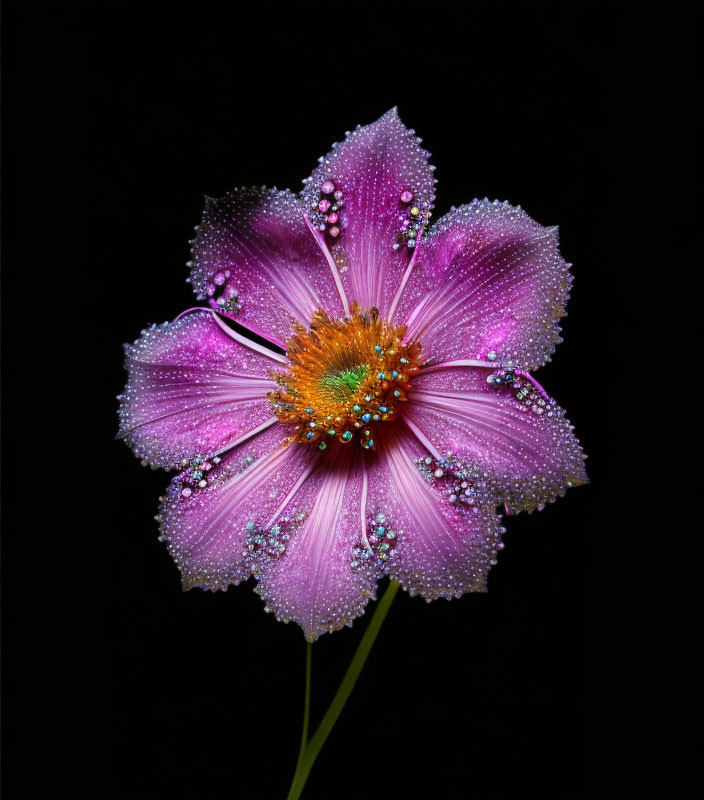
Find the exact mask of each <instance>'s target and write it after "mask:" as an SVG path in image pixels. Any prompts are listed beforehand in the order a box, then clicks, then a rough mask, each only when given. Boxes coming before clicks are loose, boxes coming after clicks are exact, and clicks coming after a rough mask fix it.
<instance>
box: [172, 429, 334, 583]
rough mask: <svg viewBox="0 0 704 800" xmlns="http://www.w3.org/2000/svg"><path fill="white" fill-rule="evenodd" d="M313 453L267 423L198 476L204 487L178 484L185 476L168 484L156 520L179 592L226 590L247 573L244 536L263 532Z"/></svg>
mask: <svg viewBox="0 0 704 800" xmlns="http://www.w3.org/2000/svg"><path fill="white" fill-rule="evenodd" d="M317 452H318V451H316V450H315V449H314V448H307V447H297V446H295V445H294V446H287V445H286V444H285V443H284V442H283V441H282V431H281V428H280V427H279V426H274V427H273V428H270V429H269V430H267V431H266V432H265V433H262V434H260V435H259V436H256V437H255V438H254V439H252V440H251V441H250V442H248V443H247V444H246V445H243V446H242V447H238V448H236V449H235V450H232V451H231V452H229V453H228V454H227V455H226V456H224V458H223V460H222V462H221V463H220V464H218V465H216V466H215V467H213V469H212V470H210V471H209V472H208V473H206V475H207V485H206V486H205V488H202V489H201V488H198V487H195V488H193V487H192V486H191V485H189V484H188V483H185V482H183V478H184V477H185V476H187V475H188V472H184V473H182V474H181V475H178V476H176V477H175V478H174V479H173V481H172V482H171V484H170V485H169V488H168V490H167V494H166V497H165V498H162V499H163V503H162V506H161V509H160V513H159V516H158V517H157V519H159V521H160V529H161V538H162V540H164V541H166V542H167V543H168V544H167V547H168V550H169V552H170V553H171V555H172V557H173V558H174V560H175V561H176V564H177V565H178V567H179V570H180V571H181V577H182V581H183V586H184V589H191V588H193V587H196V586H199V587H201V588H203V589H211V590H212V591H215V590H217V589H226V588H227V587H228V585H229V584H237V583H239V582H240V581H242V580H244V579H245V578H247V577H248V576H249V575H250V573H251V570H252V567H253V566H255V565H256V559H255V558H254V557H253V555H252V554H251V553H250V552H249V551H248V546H247V539H248V537H249V536H250V534H251V533H253V532H255V531H258V530H259V529H261V528H264V529H266V530H267V531H270V529H271V527H272V525H273V524H274V522H273V521H272V518H273V519H276V516H275V515H276V512H277V510H278V509H279V507H280V506H281V504H282V503H283V502H284V501H285V500H286V498H287V496H288V493H289V492H290V490H291V487H292V485H294V484H295V483H296V481H297V480H298V479H299V478H300V477H301V476H304V475H305V474H306V472H307V470H308V469H309V468H310V464H311V460H313V459H315V457H316V455H317ZM248 524H249V526H250V528H251V530H248V528H247V526H248ZM284 524H285V523H284V522H283V521H281V525H282V526H283V525H284Z"/></svg>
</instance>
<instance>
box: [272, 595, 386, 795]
mask: <svg viewBox="0 0 704 800" xmlns="http://www.w3.org/2000/svg"><path fill="white" fill-rule="evenodd" d="M398 589H399V584H398V583H396V581H391V582H390V583H389V588H388V589H387V590H386V591H385V592H384V595H383V597H382V598H381V600H379V603H378V605H377V607H376V610H375V611H374V616H373V617H372V619H371V622H370V623H369V625H368V626H367V629H366V631H364V636H362V641H361V642H360V643H359V646H358V647H357V652H356V653H355V654H354V657H353V658H352V661H351V662H350V665H349V667H348V668H347V672H345V677H344V678H343V679H342V682H341V683H340V686H339V688H338V690H337V692H336V693H335V697H333V699H332V703H330V706H329V708H328V710H327V711H326V712H325V716H324V717H323V719H322V721H321V723H320V725H319V726H318V729H317V730H316V732H315V733H314V734H313V736H312V738H311V739H310V740H308V721H309V719H310V672H311V654H312V650H313V647H312V645H311V644H308V647H307V651H306V689H305V705H304V709H303V737H302V739H301V749H300V751H299V754H298V763H297V764H296V772H295V773H294V775H293V781H292V783H291V788H290V790H289V793H288V797H287V800H298V798H299V797H300V796H301V792H302V791H303V787H304V786H305V783H306V780H307V779H308V774H309V773H310V771H311V769H312V767H313V764H314V763H315V759H316V758H317V756H318V753H319V752H320V750H321V748H322V746H323V745H324V744H325V740H326V739H327V738H328V736H329V735H330V731H331V730H332V729H333V726H334V725H335V723H336V722H337V718H338V717H339V716H340V713H341V712H342V709H343V708H344V707H345V703H346V702H347V698H348V697H349V696H350V694H351V693H352V689H354V685H355V683H357V678H358V677H359V674H360V672H361V671H362V667H363V666H364V662H365V661H366V660H367V656H368V655H369V652H370V651H371V649H372V645H373V644H374V640H375V639H376V637H377V634H378V633H379V630H380V629H381V625H382V623H383V621H384V618H385V617H386V615H387V613H388V611H389V608H390V607H391V603H392V602H393V599H394V597H395V596H396V592H397V591H398Z"/></svg>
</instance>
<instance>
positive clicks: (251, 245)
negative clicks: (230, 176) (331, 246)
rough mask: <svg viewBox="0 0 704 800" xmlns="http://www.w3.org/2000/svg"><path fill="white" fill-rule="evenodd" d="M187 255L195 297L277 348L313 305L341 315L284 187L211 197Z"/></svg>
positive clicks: (295, 201)
mask: <svg viewBox="0 0 704 800" xmlns="http://www.w3.org/2000/svg"><path fill="white" fill-rule="evenodd" d="M192 253H193V262H192V263H193V266H192V272H191V278H190V280H191V283H192V284H193V288H194V290H195V291H196V292H197V293H198V295H199V296H200V297H204V298H207V299H208V301H209V302H210V304H211V306H212V307H213V308H214V309H217V310H220V311H222V312H223V313H225V314H227V315H228V316H230V317H232V318H233V319H235V320H236V321H237V322H239V323H240V324H242V325H244V326H245V327H247V328H249V329H250V330H252V331H254V332H255V333H257V334H259V335H261V336H263V337H264V338H266V339H269V341H272V342H274V344H277V345H279V346H280V347H285V342H286V340H287V339H288V338H289V336H290V335H291V326H292V324H293V323H294V322H299V323H301V324H302V325H305V326H308V325H309V324H310V321H311V319H312V316H313V312H314V311H315V310H316V309H318V308H325V309H326V310H327V311H328V313H329V314H330V315H331V316H334V317H339V316H341V315H342V305H341V303H340V297H339V294H338V292H337V289H336V288H335V283H334V280H333V277H332V274H331V272H330V267H329V266H328V264H327V262H326V260H325V258H324V256H323V254H322V253H321V251H320V248H319V247H318V245H317V244H316V241H315V238H314V237H313V235H312V234H311V232H310V230H309V229H308V226H307V224H306V221H305V217H304V212H303V207H302V205H301V202H300V200H299V198H298V197H297V196H295V195H294V194H293V193H292V192H289V191H288V190H285V191H277V190H276V189H266V188H261V189H244V188H242V189H235V190H234V191H233V192H231V193H230V194H228V195H227V196H226V197H223V198H222V199H220V200H212V199H209V198H208V199H207V200H206V207H205V211H204V212H203V220H202V222H201V224H200V225H199V226H198V229H197V236H196V238H195V240H194V241H193V243H192ZM234 298H237V302H235V300H234Z"/></svg>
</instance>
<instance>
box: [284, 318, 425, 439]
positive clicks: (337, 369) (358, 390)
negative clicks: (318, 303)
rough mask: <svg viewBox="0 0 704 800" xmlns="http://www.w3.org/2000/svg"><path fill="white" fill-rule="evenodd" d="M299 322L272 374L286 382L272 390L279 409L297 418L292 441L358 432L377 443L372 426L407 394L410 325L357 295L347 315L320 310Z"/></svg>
mask: <svg viewBox="0 0 704 800" xmlns="http://www.w3.org/2000/svg"><path fill="white" fill-rule="evenodd" d="M294 330H295V336H293V337H292V338H291V339H290V340H289V341H288V342H287V345H286V347H287V355H288V358H289V361H290V368H289V371H288V372H286V373H278V374H276V375H275V376H274V377H275V380H276V382H277V383H278V384H279V386H280V387H281V388H280V389H279V390H278V391H276V392H271V393H270V394H269V399H270V400H271V402H272V405H273V407H274V412H275V414H276V416H277V417H278V418H279V420H280V421H281V422H284V423H288V424H290V425H291V426H292V429H293V436H292V438H293V439H294V440H295V441H298V442H302V443H306V444H317V446H318V447H319V448H320V449H321V450H324V449H325V448H326V447H327V441H329V440H330V439H331V438H335V439H337V440H338V441H340V442H342V443H343V444H347V443H349V442H351V441H352V440H353V439H357V440H358V441H359V442H360V444H361V445H362V447H364V448H366V449H368V450H373V449H374V447H375V443H374V438H375V437H374V429H375V426H376V425H378V424H379V423H381V422H392V421H393V420H394V419H396V418H397V417H398V414H399V405H400V404H401V403H403V402H404V401H405V400H406V397H407V393H408V391H409V389H410V388H411V383H410V378H411V376H412V375H413V374H414V373H415V372H417V371H418V367H419V365H420V344H419V343H417V342H413V343H404V341H403V337H404V336H405V334H406V328H405V327H403V326H401V327H398V328H395V327H393V326H391V325H390V324H389V323H388V322H386V321H384V320H382V319H379V312H378V310H377V309H376V308H372V309H370V310H369V312H368V313H367V312H365V311H363V310H361V309H360V308H359V307H358V306H357V304H356V303H354V304H353V305H352V310H351V312H350V316H349V317H344V318H343V319H334V320H333V319H330V318H329V317H328V315H327V314H326V313H325V312H324V311H322V310H320V311H316V312H315V314H314V315H313V321H312V323H311V326H310V330H308V331H307V330H306V329H305V328H304V327H303V326H301V325H297V326H295V327H294Z"/></svg>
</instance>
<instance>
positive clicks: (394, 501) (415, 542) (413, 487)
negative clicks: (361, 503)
mask: <svg viewBox="0 0 704 800" xmlns="http://www.w3.org/2000/svg"><path fill="white" fill-rule="evenodd" d="M377 435H378V436H379V438H380V441H381V446H380V448H379V452H378V458H377V459H376V460H375V461H373V462H371V463H370V466H369V498H368V510H369V511H370V512H371V513H372V514H375V515H376V514H379V513H382V514H383V515H384V518H385V524H386V525H388V526H391V527H392V528H393V529H394V530H395V531H396V532H397V535H398V545H397V547H396V552H395V553H394V556H393V558H392V559H391V560H390V562H389V564H390V572H389V576H390V577H391V578H393V579H395V580H397V581H399V583H401V585H402V586H403V587H404V588H405V589H407V590H408V591H409V593H410V594H420V595H422V596H423V597H425V598H426V599H427V600H435V599H437V598H439V597H445V598H447V599H450V598H452V597H459V596H461V595H463V594H464V593H465V592H475V591H485V589H486V577H487V574H488V572H489V569H490V568H491V566H492V564H494V563H496V562H495V558H496V552H497V550H498V549H500V547H501V543H500V536H501V533H503V528H501V526H500V517H499V516H498V514H497V513H496V510H495V508H493V507H492V506H482V507H479V506H476V507H471V508H470V507H459V506H453V505H452V504H451V503H450V502H449V501H448V500H447V497H446V496H444V495H443V494H442V493H441V492H440V491H438V490H437V489H436V488H435V487H434V486H433V485H432V484H431V483H429V482H428V481H427V480H426V479H425V478H424V477H423V475H422V474H421V472H420V470H419V466H418V462H422V460H423V459H424V458H425V457H427V456H428V452H427V451H426V450H425V448H423V447H422V446H421V445H420V443H419V442H418V440H417V439H416V438H415V436H413V435H412V434H411V433H410V432H409V431H408V430H407V429H406V427H405V425H403V424H402V423H399V424H398V425H394V427H393V429H391V428H389V430H388V431H387V430H384V431H383V432H381V434H377Z"/></svg>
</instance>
